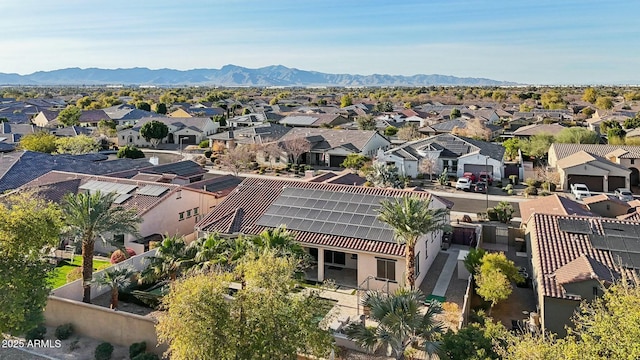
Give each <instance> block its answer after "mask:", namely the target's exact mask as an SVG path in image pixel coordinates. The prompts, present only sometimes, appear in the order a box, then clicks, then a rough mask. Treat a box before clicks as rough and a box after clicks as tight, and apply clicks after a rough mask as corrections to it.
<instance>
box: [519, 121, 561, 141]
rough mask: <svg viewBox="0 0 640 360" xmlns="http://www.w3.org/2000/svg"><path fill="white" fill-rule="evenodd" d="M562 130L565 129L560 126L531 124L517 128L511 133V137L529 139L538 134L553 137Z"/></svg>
mask: <svg viewBox="0 0 640 360" xmlns="http://www.w3.org/2000/svg"><path fill="white" fill-rule="evenodd" d="M564 129H565V127H564V126H562V125H560V124H532V125H527V126H523V127H520V128H518V129H517V130H515V131H514V132H513V136H514V137H517V138H529V137H531V136H533V135H540V134H549V135H555V134H557V133H559V132H560V131H562V130H564Z"/></svg>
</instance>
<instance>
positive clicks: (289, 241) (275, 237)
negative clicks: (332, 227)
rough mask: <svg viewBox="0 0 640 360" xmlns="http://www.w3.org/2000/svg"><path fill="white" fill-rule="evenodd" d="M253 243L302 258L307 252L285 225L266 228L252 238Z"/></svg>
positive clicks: (259, 247) (260, 247)
mask: <svg viewBox="0 0 640 360" xmlns="http://www.w3.org/2000/svg"><path fill="white" fill-rule="evenodd" d="M252 241H253V244H254V245H255V246H256V247H257V248H258V249H260V250H265V249H272V250H275V251H276V252H277V253H278V254H279V255H280V256H293V257H295V258H297V259H302V257H303V256H304V254H305V252H304V250H303V249H302V246H300V244H299V243H298V242H297V241H296V239H295V238H294V237H293V235H291V233H290V232H288V231H287V228H286V227H284V226H279V227H277V228H275V229H266V230H264V231H263V232H261V233H260V234H258V235H256V236H254V237H253V238H252Z"/></svg>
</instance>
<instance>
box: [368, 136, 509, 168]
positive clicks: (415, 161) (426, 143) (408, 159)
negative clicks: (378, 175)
mask: <svg viewBox="0 0 640 360" xmlns="http://www.w3.org/2000/svg"><path fill="white" fill-rule="evenodd" d="M504 151H505V149H504V147H502V146H501V145H497V144H493V143H490V142H486V141H481V140H475V139H471V138H467V137H463V136H456V135H452V134H441V135H436V136H432V137H429V138H425V139H418V140H414V141H410V142H407V143H405V144H403V145H400V146H398V147H395V148H392V149H389V150H387V151H384V152H382V153H381V152H379V153H378V155H377V156H376V159H377V160H378V161H383V162H385V163H388V164H389V163H393V164H395V165H396V167H397V168H398V170H399V172H400V173H401V174H404V175H407V176H411V177H414V178H415V177H416V176H417V175H418V174H419V173H421V170H420V163H421V162H422V161H424V159H432V160H431V161H435V163H436V164H435V165H436V166H435V167H434V169H433V173H434V174H440V173H441V172H442V171H443V170H444V169H445V168H446V169H447V172H448V173H449V174H450V175H452V176H457V177H461V176H462V174H463V173H465V172H473V173H475V174H476V175H477V174H479V173H480V172H483V171H486V172H490V173H492V174H493V178H495V179H502V177H503V171H504V160H503V158H504Z"/></svg>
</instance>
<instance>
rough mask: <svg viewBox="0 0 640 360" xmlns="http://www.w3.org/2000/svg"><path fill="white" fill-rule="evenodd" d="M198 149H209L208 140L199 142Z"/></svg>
mask: <svg viewBox="0 0 640 360" xmlns="http://www.w3.org/2000/svg"><path fill="white" fill-rule="evenodd" d="M198 147H199V148H201V149H204V148H208V147H209V140H202V141H200V144H198ZM207 157H208V156H207Z"/></svg>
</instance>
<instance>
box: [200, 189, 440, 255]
mask: <svg viewBox="0 0 640 360" xmlns="http://www.w3.org/2000/svg"><path fill="white" fill-rule="evenodd" d="M287 187H289V188H291V187H294V188H304V189H315V190H326V191H336V192H347V193H356V194H363V195H378V196H402V195H404V194H411V195H416V196H418V197H421V198H425V199H434V200H435V201H439V202H441V203H442V204H445V205H449V204H448V202H446V201H443V200H442V199H440V198H438V197H436V196H433V195H432V194H430V193H428V192H425V191H410V190H400V189H382V188H373V187H361V186H353V185H336V184H327V183H313V182H300V181H291V180H272V179H263V178H247V179H245V180H244V181H243V182H242V184H240V185H239V186H238V187H237V188H236V189H235V190H234V191H233V192H231V194H230V195H229V196H228V197H227V198H226V199H225V200H223V201H222V202H221V203H220V204H219V205H218V206H216V207H215V208H214V209H213V210H212V211H211V212H210V213H209V214H208V215H207V216H205V217H204V218H203V219H202V220H201V221H200V222H199V223H197V224H196V229H197V230H199V231H206V232H220V233H243V234H252V235H255V234H259V233H260V232H262V231H263V230H265V229H267V227H265V226H260V225H256V222H257V221H258V219H259V218H260V217H261V216H262V215H263V214H264V213H265V211H266V210H267V208H268V207H269V205H271V203H272V202H274V201H275V200H276V199H277V198H278V196H280V193H281V192H282V190H283V189H284V188H287ZM289 231H290V232H291V233H292V234H293V235H294V236H295V238H296V240H298V241H300V242H301V243H303V244H313V245H323V246H329V247H336V248H343V249H349V250H356V251H366V252H373V253H379V254H385V255H394V256H404V251H405V249H404V248H405V247H404V245H398V244H397V243H395V242H384V241H374V240H366V239H359V238H351V237H345V236H338V235H328V234H323V233H315V232H308V231H298V230H289Z"/></svg>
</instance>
